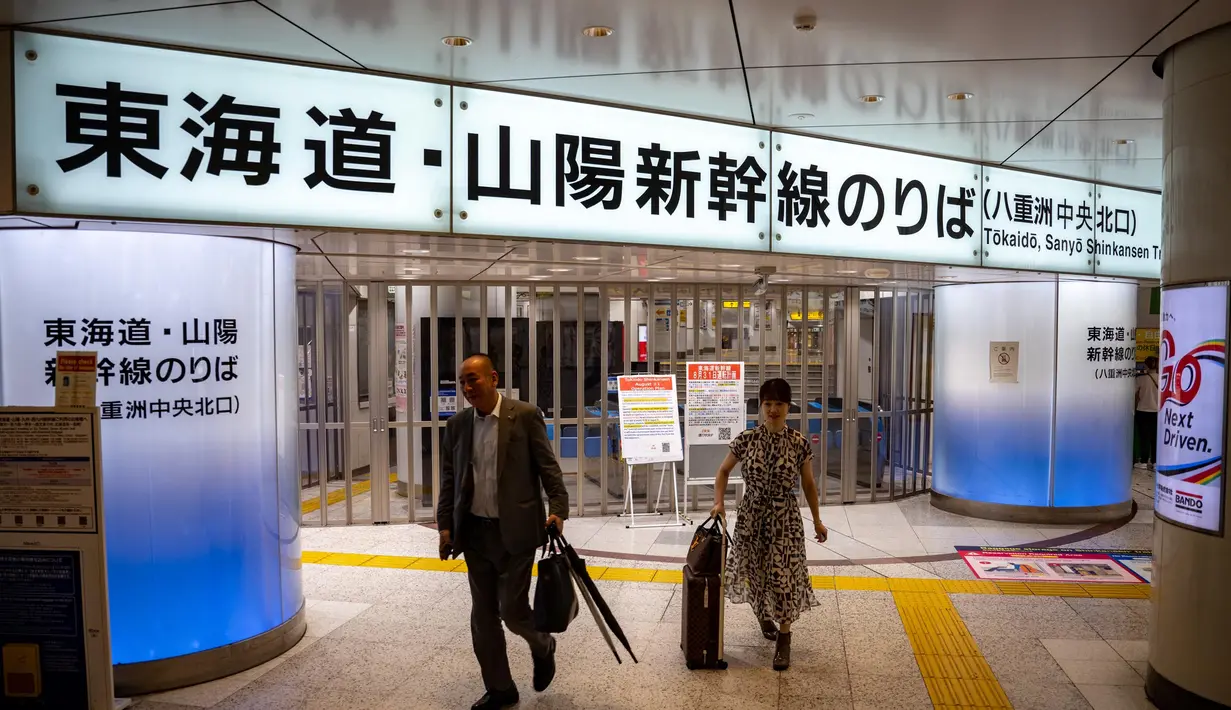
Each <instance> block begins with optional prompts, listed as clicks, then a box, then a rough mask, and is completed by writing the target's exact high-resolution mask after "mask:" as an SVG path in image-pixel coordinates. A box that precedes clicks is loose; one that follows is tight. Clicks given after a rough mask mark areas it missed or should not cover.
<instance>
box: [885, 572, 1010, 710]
mask: <svg viewBox="0 0 1231 710" xmlns="http://www.w3.org/2000/svg"><path fill="white" fill-rule="evenodd" d="M889 581H890V583H891V584H890V586H891V587H894V586H899V585H894V584H892V583H893V582H915V583H916V584H914V585H906V584H903V585H900V586H902V587H903V589H900V590H898V589H895V590H893V601H894V603H895V604H897V607H898V614H899V615H900V616H901V617H902V625H903V626H904V627H906V636H907V637H908V638H909V639H910V646H911V649H912V650H913V651H914V652H915V661H916V662H917V663H918V664H919V671H920V672H921V673H922V674H923V682H924V683H925V684H926V685H927V687H928V694H929V695H930V696H931V698H932V705H934V706H935V707H936V708H938V710H950V709H954V710H956V709H957V708H1012V707H1013V706H1012V705H1011V704H1010V703H1009V698H1008V696H1006V695H1005V692H1004V689H1003V688H1001V687H1000V683H999V681H997V680H996V675H995V674H994V673H992V669H991V666H989V665H987V661H985V660H984V659H983V654H982V653H980V651H979V646H978V644H976V643H975V640H974V637H972V636H971V635H970V631H968V630H967V629H966V624H965V623H964V622H963V621H962V617H961V616H959V615H958V613H957V609H955V608H954V607H953V602H952V601H950V600H949V595H948V594H946V593H945V592H944V591H943V589H941V588H937V589H926V588H925V587H927V586H929V585H925V584H917V583H918V582H936V581H937V580H889ZM911 586H913V587H915V588H916V590H917V591H916V590H910V589H908V588H909V587H911ZM935 586H936V587H942V585H940V584H937V585H935Z"/></svg>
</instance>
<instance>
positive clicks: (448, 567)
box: [300, 552, 1150, 599]
mask: <svg viewBox="0 0 1231 710" xmlns="http://www.w3.org/2000/svg"><path fill="white" fill-rule="evenodd" d="M300 561H301V562H302V563H303V564H318V565H338V566H342V567H383V568H386V569H415V570H425V571H431V572H465V571H466V563H465V562H462V561H461V560H448V561H446V562H441V561H440V560H438V559H436V558H434V557H401V556H395V555H364V554H355V553H350V552H304V553H302V554H301V555H300ZM587 569H589V571H590V577H591V578H593V579H596V580H597V579H602V580H606V581H609V582H653V583H657V584H681V583H683V581H684V573H683V572H681V571H679V570H666V569H647V568H634V567H595V566H594V565H589V566H588V567H587ZM812 587H813V588H814V589H841V590H852V591H865V592H918V593H924V592H928V593H933V594H941V595H945V594H998V595H1017V596H1035V597H1093V598H1097V599H1149V598H1150V585H1148V584H1111V583H1103V584H1079V583H1075V582H991V581H987V580H982V579H910V578H898V577H844V576H841V575H838V576H836V577H830V576H814V577H813V578H812Z"/></svg>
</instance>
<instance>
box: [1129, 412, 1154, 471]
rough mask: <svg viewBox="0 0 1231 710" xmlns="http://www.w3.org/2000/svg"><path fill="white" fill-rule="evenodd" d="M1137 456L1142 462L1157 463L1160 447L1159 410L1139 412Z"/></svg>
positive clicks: (1136, 422) (1136, 420) (1137, 419)
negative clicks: (1155, 458) (1156, 458)
mask: <svg viewBox="0 0 1231 710" xmlns="http://www.w3.org/2000/svg"><path fill="white" fill-rule="evenodd" d="M1134 422H1135V424H1136V425H1137V458H1138V459H1139V460H1140V461H1141V463H1155V461H1154V456H1155V453H1156V451H1157V447H1158V412H1137V416H1136V417H1135V418H1134Z"/></svg>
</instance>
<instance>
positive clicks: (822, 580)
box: [300, 552, 1150, 710]
mask: <svg viewBox="0 0 1231 710" xmlns="http://www.w3.org/2000/svg"><path fill="white" fill-rule="evenodd" d="M300 560H301V562H302V563H303V564H318V565H338V566H342V567H378V568H383V569H413V570H424V571H434V572H465V571H466V563H465V562H462V561H460V560H448V561H444V562H442V561H441V560H438V559H435V558H431V557H402V556H396V555H364V554H354V553H349V552H304V553H302V554H301V555H300ZM587 569H588V570H589V572H590V577H591V578H593V579H596V580H599V579H601V580H606V581H611V582H651V583H658V584H681V583H682V582H683V581H684V575H683V572H681V571H679V570H665V569H647V568H629V567H595V566H588V567H587ZM812 586H813V588H815V589H839V590H852V591H870V592H888V593H892V594H893V601H894V603H895V604H896V605H897V608H898V614H899V616H901V617H902V626H903V627H905V629H906V635H907V637H908V638H909V639H910V645H911V649H912V650H913V651H914V654H915V661H916V662H917V663H918V664H919V671H920V673H922V674H923V681H924V683H925V684H926V685H927V688H928V694H929V695H930V696H931V699H932V704H933V705H934V706H935V707H936V708H937V709H938V710H959V709H962V710H965V709H967V708H969V709H971V710H974V709H978V710H982V709H984V708H989V709H990V708H1012V707H1013V706H1012V705H1011V704H1010V703H1009V698H1008V696H1006V695H1005V692H1004V689H1003V688H1002V687H1001V686H1000V682H999V681H997V680H996V675H995V674H994V673H993V672H992V669H991V667H990V666H988V664H987V661H986V660H984V658H983V654H982V653H981V652H980V651H979V646H978V644H976V643H975V640H974V637H973V636H971V635H970V631H969V630H967V628H966V624H965V623H964V622H963V621H962V617H961V616H960V615H959V614H958V612H957V609H956V608H955V607H954V606H953V602H952V601H951V600H950V599H949V595H950V594H999V595H1017V596H1039V597H1094V598H1101V599H1149V598H1150V585H1148V584H1079V583H1073V582H992V581H987V580H979V579H907V578H896V577H843V576H833V577H831V576H814V577H812Z"/></svg>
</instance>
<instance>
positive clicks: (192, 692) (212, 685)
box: [144, 676, 252, 708]
mask: <svg viewBox="0 0 1231 710" xmlns="http://www.w3.org/2000/svg"><path fill="white" fill-rule="evenodd" d="M250 682H252V681H251V680H249V679H247V678H240V677H236V676H231V677H229V678H222V679H220V680H215V681H212V682H209V683H201V684H200V685H193V686H189V687H187V688H180V689H178V690H171V691H168V692H165V693H157V694H155V695H149V696H146V697H145V698H144V699H145V700H146V701H152V702H160V703H170V704H173V705H181V706H188V707H194V708H210V707H213V706H215V705H217V704H218V703H220V702H222V701H223V700H226V699H227V698H228V697H230V696H232V695H234V694H235V693H236V692H238V691H239V690H240V689H241V688H243V687H244V686H246V685H248V684H249V683H250Z"/></svg>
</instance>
